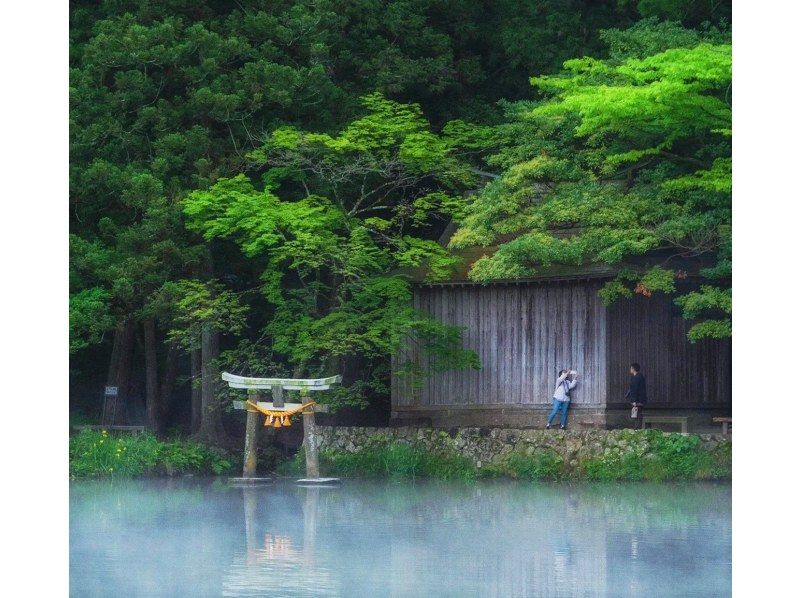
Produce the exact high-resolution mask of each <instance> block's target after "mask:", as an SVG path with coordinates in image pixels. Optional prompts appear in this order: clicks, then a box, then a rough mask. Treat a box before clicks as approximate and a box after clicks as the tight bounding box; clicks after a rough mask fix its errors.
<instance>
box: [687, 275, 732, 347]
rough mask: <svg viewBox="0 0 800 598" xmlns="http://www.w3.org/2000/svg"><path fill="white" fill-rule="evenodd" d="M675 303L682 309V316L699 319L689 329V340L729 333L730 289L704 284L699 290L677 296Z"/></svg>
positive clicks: (722, 336) (721, 336) (724, 335)
mask: <svg viewBox="0 0 800 598" xmlns="http://www.w3.org/2000/svg"><path fill="white" fill-rule="evenodd" d="M675 303H677V304H678V305H679V306H680V307H681V308H682V309H683V317H685V318H687V319H691V320H697V319H700V320H701V321H700V322H697V323H696V324H694V325H693V326H692V327H691V329H690V330H689V340H690V341H692V342H697V341H698V340H700V339H704V338H725V337H728V336H730V335H731V331H732V322H731V314H732V313H733V297H732V293H731V289H721V288H718V287H713V286H708V285H704V286H702V287H701V288H700V290H699V291H693V292H691V293H687V294H686V295H683V296H681V297H678V298H677V299H676V300H675Z"/></svg>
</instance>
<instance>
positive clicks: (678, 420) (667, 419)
mask: <svg viewBox="0 0 800 598" xmlns="http://www.w3.org/2000/svg"><path fill="white" fill-rule="evenodd" d="M647 424H680V426H681V434H686V433H688V432H689V418H688V417H683V416H680V415H647V414H645V415H644V416H642V429H643V430H644V429H645V428H646V427H647Z"/></svg>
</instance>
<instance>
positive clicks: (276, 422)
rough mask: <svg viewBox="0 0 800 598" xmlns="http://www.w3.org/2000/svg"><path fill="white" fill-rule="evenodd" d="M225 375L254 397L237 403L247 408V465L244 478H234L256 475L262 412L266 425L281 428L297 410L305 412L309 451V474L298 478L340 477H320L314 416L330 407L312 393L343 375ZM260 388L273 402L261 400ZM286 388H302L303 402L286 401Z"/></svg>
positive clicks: (307, 480) (313, 480)
mask: <svg viewBox="0 0 800 598" xmlns="http://www.w3.org/2000/svg"><path fill="white" fill-rule="evenodd" d="M222 379H223V380H224V381H225V382H227V383H228V386H229V387H231V388H243V389H246V390H247V391H248V394H249V395H253V399H254V400H252V399H250V398H249V397H248V400H247V401H236V402H234V407H235V408H237V409H246V410H247V424H246V428H245V439H244V467H243V468H242V478H234V480H237V481H251V480H253V481H254V480H257V479H258V478H256V460H257V457H256V433H257V430H258V419H259V415H260V414H263V415H264V416H265V417H266V421H265V422H264V425H265V426H270V425H271V426H274V427H276V428H280V427H282V426H284V425H289V423H288V422H289V418H290V417H291V416H292V415H294V414H296V413H302V414H303V444H304V446H305V451H306V477H305V478H303V479H302V480H298V482H300V483H311V484H315V483H316V484H320V483H331V482H336V481H338V479H337V478H321V477H319V454H318V448H319V447H318V444H317V426H316V421H315V419H314V412H315V411H320V412H323V411H327V409H324V406H323V405H317V404H316V403H315V402H314V401H312V400H310V398H309V393H310V392H311V391H315V390H327V389H329V388H330V387H331V386H332V385H334V384H339V383H340V382H341V381H342V376H341V375H337V376H329V377H328V378H311V379H307V378H306V379H303V378H247V377H245V376H236V375H235V374H230V373H228V372H223V373H222ZM260 390H269V391H271V393H272V402H271V403H268V402H263V401H260V400H259V398H260V397H259V395H260V393H259V392H258V391H260ZM284 390H299V391H300V396H301V401H302V402H301V403H284V401H283V391H284Z"/></svg>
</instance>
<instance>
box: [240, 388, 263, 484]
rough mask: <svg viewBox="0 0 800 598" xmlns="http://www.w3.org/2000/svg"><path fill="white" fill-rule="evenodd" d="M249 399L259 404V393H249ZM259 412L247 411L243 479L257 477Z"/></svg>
mask: <svg viewBox="0 0 800 598" xmlns="http://www.w3.org/2000/svg"><path fill="white" fill-rule="evenodd" d="M247 398H248V399H249V400H251V401H253V402H254V403H258V401H259V396H258V393H248V395H247ZM259 416H260V414H259V413H258V411H250V410H249V409H248V411H247V423H246V424H245V432H244V467H242V477H243V478H254V477H255V476H256V465H257V464H258V456H257V455H256V450H257V449H258V421H259V419H261V418H260V417H259Z"/></svg>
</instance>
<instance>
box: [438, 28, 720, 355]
mask: <svg viewBox="0 0 800 598" xmlns="http://www.w3.org/2000/svg"><path fill="white" fill-rule="evenodd" d="M673 32H674V31H673ZM641 33H642V31H639V32H637V35H638V36H639V38H641ZM622 41H625V40H622V39H619V38H617V42H619V43H621V42H622ZM627 41H630V40H627ZM639 41H641V39H640V40H639ZM689 43H690V47H683V48H672V49H668V50H665V51H661V52H658V53H654V54H652V55H649V56H646V57H643V58H639V57H635V58H634V57H628V58H624V57H622V56H615V57H612V58H611V59H608V60H596V59H591V58H583V59H576V60H571V61H568V62H566V63H565V65H564V67H565V70H564V72H563V73H562V74H560V75H557V76H545V77H535V78H533V79H532V83H533V85H534V86H536V87H537V88H539V89H540V90H542V91H543V92H545V93H546V94H548V96H549V97H548V99H545V100H543V101H541V102H538V103H519V104H516V105H513V106H511V107H510V110H509V113H510V117H511V121H510V124H508V125H507V126H505V127H503V128H502V130H503V134H504V135H505V137H506V139H507V143H506V146H505V147H504V148H503V149H502V151H500V152H498V153H497V154H496V155H494V156H493V157H492V158H491V159H490V160H489V162H490V164H492V165H493V166H494V167H495V168H499V169H500V170H501V172H502V174H501V176H500V177H499V178H498V179H497V180H496V181H494V182H492V183H491V184H490V185H488V186H487V188H486V189H485V190H484V191H483V192H482V193H481V194H480V195H479V196H478V198H477V199H476V201H475V202H474V204H472V205H471V206H470V207H469V208H468V212H469V214H468V216H467V217H466V218H465V219H464V221H463V225H462V227H461V228H460V230H459V231H458V232H457V233H456V234H455V235H454V237H453V239H452V245H453V246H454V247H463V246H466V245H475V244H478V245H489V244H492V243H494V242H495V241H496V239H497V238H498V236H500V235H509V234H511V235H512V236H514V239H513V240H512V241H509V242H506V243H502V244H501V245H500V247H499V249H498V251H497V252H496V253H494V254H493V255H491V256H486V257H484V258H482V259H481V260H479V261H478V262H477V263H476V264H475V265H474V266H473V268H472V271H471V276H472V277H473V278H474V279H475V280H490V279H493V278H514V277H524V276H530V275H532V274H534V273H535V272H536V271H537V269H539V268H541V267H546V266H548V265H549V264H552V263H562V264H584V263H591V262H604V263H609V264H618V265H620V266H625V267H623V268H621V271H620V274H619V276H618V277H617V279H616V280H614V281H612V282H610V283H608V284H607V285H606V287H605V288H604V289H603V297H604V299H605V300H607V301H612V300H614V299H616V298H619V297H623V296H630V295H631V294H632V293H640V294H642V295H645V296H649V295H650V294H651V293H653V292H664V293H670V294H676V295H677V296H676V303H677V304H678V305H679V306H680V307H681V308H682V309H683V314H684V316H685V317H687V318H689V319H692V320H694V321H695V322H694V325H693V326H692V328H691V329H690V332H689V338H690V340H692V341H696V340H699V339H701V338H705V337H724V336H728V335H730V333H731V311H732V310H731V291H730V273H731V105H730V98H731V47H730V45H729V44H726V43H709V42H705V41H704V42H701V41H699V40H695V41H694V42H692V41H689ZM654 255H661V259H660V260H659V261H658V262H656V263H650V264H649V265H648V266H647V267H640V268H636V267H633V266H631V265H627V264H626V263H625V262H626V261H629V260H630V258H635V257H637V256H654ZM676 258H683V259H684V260H689V261H690V262H692V263H695V264H697V266H698V267H699V268H700V270H699V275H700V276H701V278H702V286H701V287H700V288H698V289H694V290H687V289H681V288H679V285H678V282H679V281H680V280H682V279H683V278H684V277H685V276H686V272H685V271H682V270H681V269H680V268H675V267H671V263H672V262H673V261H674V260H675V259H676Z"/></svg>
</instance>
